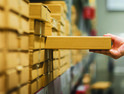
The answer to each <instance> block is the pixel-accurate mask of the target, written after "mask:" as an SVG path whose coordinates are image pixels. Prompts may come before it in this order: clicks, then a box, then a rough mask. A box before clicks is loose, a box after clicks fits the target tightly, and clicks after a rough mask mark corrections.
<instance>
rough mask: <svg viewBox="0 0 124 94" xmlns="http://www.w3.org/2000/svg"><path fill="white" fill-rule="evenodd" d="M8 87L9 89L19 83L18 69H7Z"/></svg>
mask: <svg viewBox="0 0 124 94" xmlns="http://www.w3.org/2000/svg"><path fill="white" fill-rule="evenodd" d="M6 75H7V76H6V79H7V80H6V81H7V83H6V88H7V89H8V90H10V89H12V88H15V87H17V86H18V85H19V78H18V74H17V71H16V70H15V69H11V70H7V71H6Z"/></svg>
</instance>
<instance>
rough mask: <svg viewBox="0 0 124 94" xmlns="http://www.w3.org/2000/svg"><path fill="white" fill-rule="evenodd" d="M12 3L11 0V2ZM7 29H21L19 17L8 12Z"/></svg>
mask: <svg viewBox="0 0 124 94" xmlns="http://www.w3.org/2000/svg"><path fill="white" fill-rule="evenodd" d="M9 1H10V0H9ZM6 19H8V20H7V24H6V28H9V29H15V30H18V29H19V28H20V17H19V15H17V14H15V13H13V12H11V11H10V12H8V16H7V18H6Z"/></svg>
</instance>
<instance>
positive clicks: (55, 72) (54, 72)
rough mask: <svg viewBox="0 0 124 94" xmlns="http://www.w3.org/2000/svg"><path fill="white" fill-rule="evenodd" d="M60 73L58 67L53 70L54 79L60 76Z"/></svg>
mask: <svg viewBox="0 0 124 94" xmlns="http://www.w3.org/2000/svg"><path fill="white" fill-rule="evenodd" d="M58 73H59V72H58V69H56V70H54V71H53V79H56V78H57V77H58V76H59V74H58Z"/></svg>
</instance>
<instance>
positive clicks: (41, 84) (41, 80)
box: [38, 76, 44, 90]
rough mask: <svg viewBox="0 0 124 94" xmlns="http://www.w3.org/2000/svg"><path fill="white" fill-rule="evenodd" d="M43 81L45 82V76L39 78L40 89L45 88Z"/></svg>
mask: <svg viewBox="0 0 124 94" xmlns="http://www.w3.org/2000/svg"><path fill="white" fill-rule="evenodd" d="M43 83H44V79H43V76H41V77H39V79H38V90H40V89H41V88H43Z"/></svg>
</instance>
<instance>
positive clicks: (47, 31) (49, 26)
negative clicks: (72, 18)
mask: <svg viewBox="0 0 124 94" xmlns="http://www.w3.org/2000/svg"><path fill="white" fill-rule="evenodd" d="M44 25H45V26H44V32H43V35H44V36H51V35H52V24H51V23H47V22H45V23H44Z"/></svg>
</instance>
